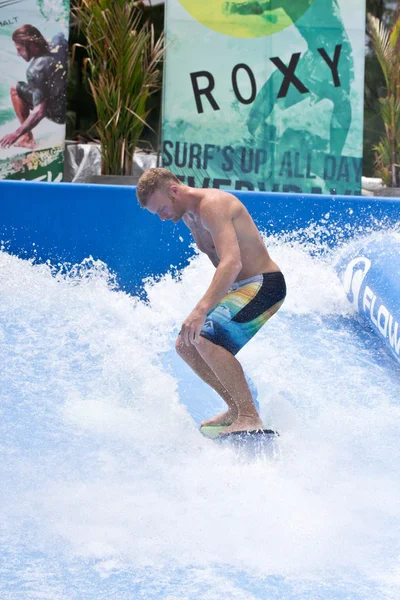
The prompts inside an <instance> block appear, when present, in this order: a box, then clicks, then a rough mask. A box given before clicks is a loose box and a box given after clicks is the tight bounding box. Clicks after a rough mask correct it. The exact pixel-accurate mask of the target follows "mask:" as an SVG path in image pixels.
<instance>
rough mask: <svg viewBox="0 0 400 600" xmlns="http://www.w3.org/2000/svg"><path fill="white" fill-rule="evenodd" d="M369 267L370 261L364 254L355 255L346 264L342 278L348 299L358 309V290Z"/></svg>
mask: <svg viewBox="0 0 400 600" xmlns="http://www.w3.org/2000/svg"><path fill="white" fill-rule="evenodd" d="M370 268H371V261H370V260H369V258H365V256H357V258H353V260H352V261H350V262H349V264H348V265H347V269H346V272H345V274H344V279H343V287H344V290H345V292H346V294H347V297H348V299H349V300H350V302H351V303H352V305H353V306H354V308H355V309H356V310H357V311H359V300H360V291H361V287H362V284H363V281H364V279H365V277H366V275H367V273H368V271H369V270H370Z"/></svg>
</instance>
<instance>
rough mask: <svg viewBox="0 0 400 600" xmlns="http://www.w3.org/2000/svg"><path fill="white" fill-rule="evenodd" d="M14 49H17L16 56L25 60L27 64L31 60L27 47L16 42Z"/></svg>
mask: <svg viewBox="0 0 400 600" xmlns="http://www.w3.org/2000/svg"><path fill="white" fill-rule="evenodd" d="M15 47H16V49H17V54H18V56H20V57H21V58H23V59H24V60H26V62H29V61H30V60H31V58H32V56H31V53H30V51H29V48H28V47H27V46H25V45H24V44H19V43H18V42H16V43H15Z"/></svg>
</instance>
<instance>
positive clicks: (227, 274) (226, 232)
mask: <svg viewBox="0 0 400 600" xmlns="http://www.w3.org/2000/svg"><path fill="white" fill-rule="evenodd" d="M201 221H202V224H203V226H204V227H205V228H206V229H207V230H208V231H209V232H210V234H211V236H212V238H213V241H214V245H215V249H216V252H217V253H218V256H219V264H218V266H217V268H216V271H215V274H214V277H213V279H212V281H211V284H210V285H209V287H208V289H207V291H206V293H205V294H204V296H203V297H202V298H201V299H200V300H199V302H198V303H197V305H196V306H195V308H194V309H193V311H192V312H191V313H190V315H189V316H188V317H187V318H186V319H185V321H184V322H183V325H182V329H181V332H180V333H181V339H182V341H183V342H184V343H185V344H187V345H189V344H196V343H198V342H199V340H200V331H201V328H202V327H203V325H204V322H205V319H206V316H207V313H208V312H209V310H211V309H212V308H214V306H215V305H216V304H218V302H219V301H220V300H221V298H223V296H225V294H226V293H227V291H228V290H229V288H230V287H231V285H232V283H233V282H234V281H235V279H236V277H237V276H238V274H239V272H240V270H241V268H242V261H241V256H240V248H239V243H238V239H237V235H236V230H235V227H234V224H233V218H232V212H231V207H230V203H229V202H226V203H225V202H224V203H219V202H215V201H213V202H210V203H208V204H207V205H206V206H204V208H202V214H201Z"/></svg>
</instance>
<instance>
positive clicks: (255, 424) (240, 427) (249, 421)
mask: <svg viewBox="0 0 400 600" xmlns="http://www.w3.org/2000/svg"><path fill="white" fill-rule="evenodd" d="M257 429H264V424H263V422H262V421H261V419H260V418H259V417H241V416H239V417H238V418H237V419H236V421H235V422H234V423H232V425H231V426H230V427H227V428H226V429H224V430H223V431H220V432H219V435H225V434H227V433H234V432H236V431H255V430H257Z"/></svg>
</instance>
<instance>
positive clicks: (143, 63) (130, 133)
mask: <svg viewBox="0 0 400 600" xmlns="http://www.w3.org/2000/svg"><path fill="white" fill-rule="evenodd" d="M74 13H75V16H76V17H77V20H78V23H79V26H80V27H81V29H82V30H83V32H84V34H85V37H86V39H87V44H86V46H85V48H86V52H87V54H88V59H87V61H86V62H87V64H88V65H89V67H90V76H89V85H90V90H91V93H92V95H93V99H94V102H95V105H96V109H97V118H98V121H97V124H96V128H97V133H98V136H99V138H100V142H101V146H102V157H103V173H104V174H112V175H127V174H131V173H132V168H133V155H134V152H135V148H136V146H137V142H138V140H139V139H140V135H141V133H142V131H143V127H144V126H145V125H146V119H147V117H148V114H149V108H148V98H149V96H150V95H151V94H152V93H154V92H155V91H156V90H157V89H159V87H160V70H159V63H160V61H161V59H162V56H163V53H164V48H163V42H164V40H163V36H161V37H160V38H159V39H158V40H157V41H156V40H155V38H154V31H153V27H152V26H151V25H149V23H148V22H147V23H144V24H143V14H142V11H141V9H140V8H138V7H137V3H136V2H132V1H126V0H78V2H77V5H76V7H75V9H74Z"/></svg>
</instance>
